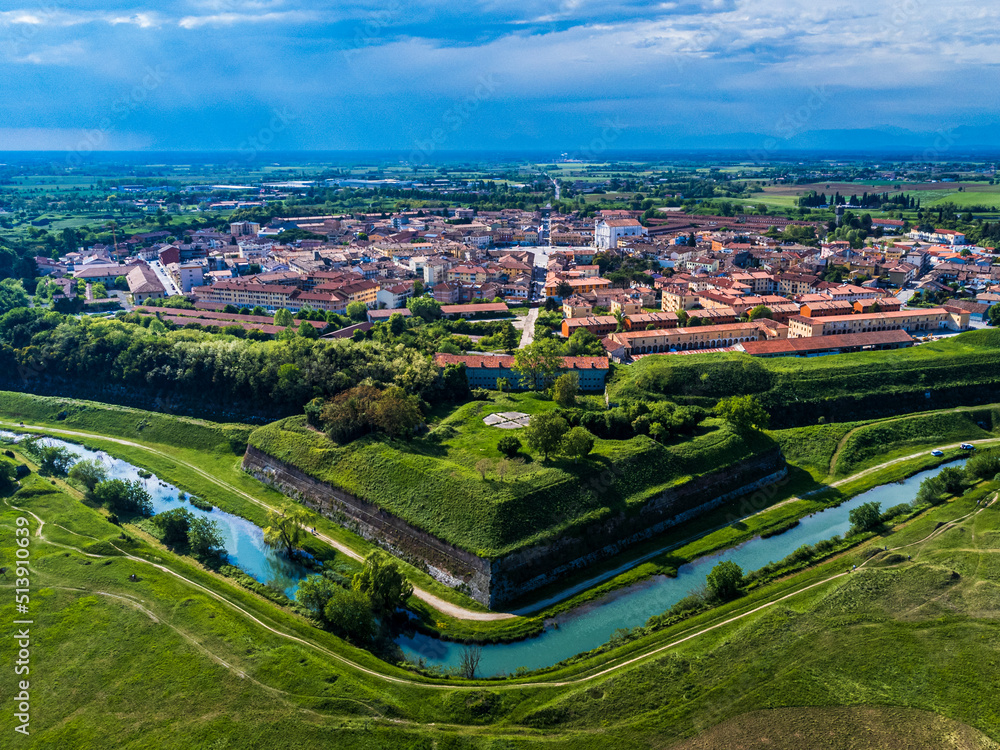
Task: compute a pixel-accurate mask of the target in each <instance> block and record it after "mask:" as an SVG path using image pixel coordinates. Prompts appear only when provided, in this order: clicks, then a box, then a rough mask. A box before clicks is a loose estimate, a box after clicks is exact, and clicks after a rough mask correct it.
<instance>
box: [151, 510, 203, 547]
mask: <svg viewBox="0 0 1000 750" xmlns="http://www.w3.org/2000/svg"><path fill="white" fill-rule="evenodd" d="M192 518H193V516H192V514H191V511H189V510H188V509H187V508H174V509H173V510H165V511H163V512H162V513H157V514H156V515H155V516H153V520H152V521H151V523H152V524H153V525H154V526H155V527H156V528H158V529H159V530H160V534H162V535H163V543H164V544H166V545H168V546H170V547H176V546H177V545H179V544H184V543H186V542H187V540H188V529H189V528H190V525H191V519H192Z"/></svg>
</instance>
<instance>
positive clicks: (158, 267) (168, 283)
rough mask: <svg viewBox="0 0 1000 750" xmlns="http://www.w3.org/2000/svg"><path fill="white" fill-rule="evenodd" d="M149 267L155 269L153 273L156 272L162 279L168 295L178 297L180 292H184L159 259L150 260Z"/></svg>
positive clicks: (157, 276) (161, 281)
mask: <svg viewBox="0 0 1000 750" xmlns="http://www.w3.org/2000/svg"><path fill="white" fill-rule="evenodd" d="M149 267H150V268H152V269H153V273H155V274H156V278H158V279H159V280H160V283H161V284H163V288H164V289H166V290H167V296H168V297H176V296H177V295H178V294H183V292H181V290H180V289H178V288H177V284H175V283H174V280H173V279H172V278H171V277H170V274H169V273H167V269H166V268H164V267H163V264H162V263H160V261H158V260H151V261H149Z"/></svg>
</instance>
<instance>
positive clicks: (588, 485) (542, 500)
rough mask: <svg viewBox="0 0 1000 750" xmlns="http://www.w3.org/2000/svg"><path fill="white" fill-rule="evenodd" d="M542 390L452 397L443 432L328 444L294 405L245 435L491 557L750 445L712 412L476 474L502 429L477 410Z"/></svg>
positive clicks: (514, 405) (532, 402)
mask: <svg viewBox="0 0 1000 750" xmlns="http://www.w3.org/2000/svg"><path fill="white" fill-rule="evenodd" d="M552 408H554V404H553V403H552V402H550V401H543V400H540V399H537V398H534V397H532V396H515V397H506V398H502V399H500V400H499V401H498V402H496V403H493V402H473V403H470V404H465V405H464V406H461V407H459V408H458V409H457V410H455V412H454V413H453V414H451V415H450V416H448V417H447V418H445V419H444V420H443V421H442V423H441V425H440V426H439V427H437V428H436V429H435V432H436V433H442V432H443V433H444V434H445V435H448V437H447V438H445V439H444V440H443V441H442V442H440V443H438V442H434V441H433V440H431V439H428V438H422V439H417V440H414V441H411V442H394V441H387V440H381V439H375V438H365V439H362V440H357V441H354V442H353V443H350V444H348V445H346V446H338V445H337V444H335V443H333V442H331V441H330V440H328V439H327V438H326V437H325V436H324V435H322V434H321V433H318V432H316V431H314V430H310V429H308V427H306V426H305V420H304V418H298V417H293V418H290V419H286V420H283V421H281V422H276V423H272V424H270V425H266V426H264V427H261V428H259V429H258V430H256V431H254V433H253V435H252V436H251V443H252V444H253V445H254V446H256V447H258V448H260V449H261V450H263V451H265V452H266V453H268V454H270V455H273V456H275V457H277V458H279V459H281V460H283V461H286V462H288V463H292V464H294V465H296V466H298V467H299V468H301V469H302V470H303V471H305V472H306V473H307V474H309V475H311V476H313V477H316V478H318V479H321V480H323V481H326V482H329V483H331V484H334V485H337V486H339V487H342V488H344V489H345V490H347V491H348V492H350V493H351V494H353V495H355V496H357V497H360V498H363V499H365V500H369V501H371V502H374V503H375V504H377V505H379V506H380V507H383V508H385V509H386V510H389V511H390V512H392V513H394V514H395V515H397V516H399V517H400V518H403V519H404V520H406V521H408V522H409V523H411V524H413V525H414V526H417V527H418V528H422V529H425V530H427V531H429V532H430V533H432V534H434V535H435V536H438V537H440V538H441V539H444V540H446V541H448V542H450V543H452V544H454V545H456V546H459V547H463V548H465V549H469V550H470V551H473V552H475V553H477V554H481V555H485V556H489V557H494V556H498V555H501V554H503V553H505V552H508V551H510V550H513V549H516V548H518V547H521V546H524V545H527V544H532V543H536V542H541V541H546V540H549V539H553V538H555V537H556V536H557V535H560V534H563V533H565V532H567V531H572V530H574V529H577V528H580V527H582V526H583V525H585V524H587V523H589V522H592V521H594V520H597V519H600V518H604V517H606V516H608V515H610V514H611V513H614V512H618V511H622V510H624V511H631V510H633V509H635V508H637V507H638V506H640V505H641V504H642V503H643V502H645V501H646V500H648V499H649V498H651V497H653V496H655V495H657V494H659V493H660V492H662V491H663V490H665V489H667V488H669V487H671V486H675V485H678V484H682V483H683V482H686V481H688V480H689V479H690V478H691V477H692V476H695V475H698V474H702V473H705V472H708V471H712V470H714V469H716V468H718V467H722V466H725V465H727V464H730V463H733V462H735V461H738V460H741V459H743V458H746V457H747V456H749V455H751V454H752V453H753V452H754V450H755V448H756V449H758V450H759V449H762V448H766V447H768V445H770V441H769V440H766V439H765V440H761V441H759V442H758V443H757V444H756V445H751V444H749V443H748V442H747V441H746V440H744V439H743V438H740V437H738V436H737V435H735V434H733V433H731V432H729V431H728V430H727V429H725V428H723V427H720V426H719V425H718V424H711V425H709V427H708V428H707V429H706V431H705V433H704V434H702V435H700V436H698V437H696V438H695V439H693V440H690V441H687V442H684V443H680V444H678V445H672V446H666V447H665V446H662V445H660V444H658V443H656V442H654V441H653V440H650V439H649V438H646V437H644V436H641V437H637V438H633V439H631V440H625V441H612V440H598V441H596V445H595V447H594V452H593V453H592V455H591V456H590V457H589V458H588V459H587V460H584V461H580V462H579V463H574V462H573V461H571V460H568V459H562V458H554V459H553V460H552V461H551V462H548V463H544V462H541V461H540V460H535V461H532V462H530V463H521V464H519V465H517V466H516V468H515V470H514V471H512V472H511V474H510V475H509V476H507V477H506V478H504V479H500V478H499V477H498V476H497V475H496V472H495V470H493V469H491V470H490V471H488V472H487V479H486V481H483V479H482V478H481V476H480V474H479V473H478V471H477V470H476V468H475V466H476V464H477V463H478V462H479V461H481V460H483V459H487V460H489V461H491V462H492V463H493V465H495V464H496V463H497V462H499V461H500V459H501V455H500V453H499V451H498V450H497V448H496V443H497V441H498V440H499V438H500V437H502V436H503V435H504V434H506V433H505V431H504V430H501V429H499V428H496V427H488V426H486V425H485V424H484V423H483V421H482V419H483V417H485V416H487V415H488V414H491V413H494V412H502V411H511V410H518V411H525V412H529V413H538V412H541V411H547V410H550V409H552Z"/></svg>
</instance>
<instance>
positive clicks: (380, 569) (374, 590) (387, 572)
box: [351, 550, 413, 615]
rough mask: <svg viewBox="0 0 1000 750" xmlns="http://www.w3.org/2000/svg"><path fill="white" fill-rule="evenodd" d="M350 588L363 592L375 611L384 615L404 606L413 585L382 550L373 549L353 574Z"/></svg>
mask: <svg viewBox="0 0 1000 750" xmlns="http://www.w3.org/2000/svg"><path fill="white" fill-rule="evenodd" d="M351 588H353V589H354V590H355V591H360V592H361V593H363V594H365V596H367V597H368V599H369V600H370V601H371V603H372V607H374V609H375V611H376V612H380V613H382V614H386V615H389V614H392V613H393V612H395V611H396V610H397V609H398V608H400V607H403V606H405V605H406V600H407V599H409V598H410V596H411V595H412V594H413V586H412V585H411V584H410V582H409V581H407V580H406V578H405V577H404V576H403V574H402V572H400V570H399V566H397V565H396V563H395V561H394V560H393V559H392V558H390V557H389V556H388V555H387V554H386V553H385V552H383V551H382V550H375V551H373V552H372V553H371V554H369V555H368V557H367V558H365V566H364V567H363V568H362V569H361V572H360V573H356V574H355V576H354V579H353V580H352V582H351Z"/></svg>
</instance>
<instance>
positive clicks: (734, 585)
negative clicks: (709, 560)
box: [705, 560, 743, 602]
mask: <svg viewBox="0 0 1000 750" xmlns="http://www.w3.org/2000/svg"><path fill="white" fill-rule="evenodd" d="M705 582H706V584H707V585H708V590H709V592H710V593H711V594H712V596H714V597H715V598H716V599H719V600H721V601H724V602H726V601H729V600H730V599H735V598H736V597H737V596H739V594H740V592H741V589H742V587H743V568H741V567H740V566H739V565H737V564H736V563H734V562H733V561H731V560H724V561H723V562H720V563H718V564H717V565H716V566H715V567H714V568H712V571H711V572H710V573H709V574H708V578H707V580H706V581H705Z"/></svg>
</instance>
